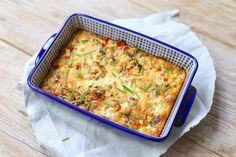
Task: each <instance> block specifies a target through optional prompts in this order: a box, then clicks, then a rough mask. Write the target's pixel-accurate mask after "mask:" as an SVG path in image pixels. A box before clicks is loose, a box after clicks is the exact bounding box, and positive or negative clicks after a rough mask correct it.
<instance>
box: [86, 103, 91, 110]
mask: <svg viewBox="0 0 236 157" xmlns="http://www.w3.org/2000/svg"><path fill="white" fill-rule="evenodd" d="M91 106H92V103H91V102H90V103H89V104H88V106H87V110H89V108H90V107H91Z"/></svg>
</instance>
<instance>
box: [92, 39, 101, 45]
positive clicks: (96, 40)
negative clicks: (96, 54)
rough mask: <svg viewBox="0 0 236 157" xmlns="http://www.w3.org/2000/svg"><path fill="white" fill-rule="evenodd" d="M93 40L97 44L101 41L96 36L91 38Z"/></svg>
mask: <svg viewBox="0 0 236 157" xmlns="http://www.w3.org/2000/svg"><path fill="white" fill-rule="evenodd" d="M93 42H96V43H97V44H100V43H101V42H100V41H99V40H98V39H97V38H93Z"/></svg>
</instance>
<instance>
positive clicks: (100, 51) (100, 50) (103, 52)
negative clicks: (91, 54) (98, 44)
mask: <svg viewBox="0 0 236 157" xmlns="http://www.w3.org/2000/svg"><path fill="white" fill-rule="evenodd" d="M99 53H100V54H101V55H103V56H104V55H106V52H105V50H104V49H102V48H100V49H99Z"/></svg>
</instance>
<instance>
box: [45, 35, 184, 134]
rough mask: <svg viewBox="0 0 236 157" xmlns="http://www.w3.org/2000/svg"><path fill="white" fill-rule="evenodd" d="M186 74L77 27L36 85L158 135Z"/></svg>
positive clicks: (161, 61)
mask: <svg viewBox="0 0 236 157" xmlns="http://www.w3.org/2000/svg"><path fill="white" fill-rule="evenodd" d="M185 75H186V74H185V71H184V70H183V69H181V68H179V67H177V66H175V65H173V64H171V63H170V62H168V61H166V60H164V59H162V58H159V57H156V56H152V55H149V54H147V53H145V52H144V51H142V50H140V49H138V48H136V47H134V46H129V45H127V44H126V43H125V42H124V41H115V40H111V39H108V38H104V37H102V36H99V35H97V34H94V33H91V32H87V31H84V30H78V31H77V32H76V33H75V34H74V36H73V37H72V39H71V40H70V41H69V43H68V44H67V46H66V47H65V48H63V49H62V50H61V53H60V55H59V57H58V58H57V59H56V60H55V61H54V62H53V65H52V68H51V70H50V72H49V73H48V74H47V76H46V77H45V79H44V81H43V82H42V84H41V85H40V87H41V88H42V89H43V90H45V91H47V92H49V93H51V94H53V95H55V96H58V97H60V98H62V99H64V100H66V101H68V102H70V103H72V104H74V105H76V106H78V107H80V108H83V109H85V110H88V111H90V112H92V113H94V114H96V115H99V116H102V117H104V118H107V119H109V120H111V121H113V122H115V123H118V124H120V125H123V126H126V127H128V128H131V129H134V130H136V131H139V132H142V133H145V134H148V135H151V136H159V135H160V134H161V131H162V130H163V127H164V125H165V122H166V120H167V118H168V116H169V114H170V112H171V109H172V107H173V105H174V103H175V100H176V98H177V95H178V93H179V91H180V89H181V86H182V84H183V82H184V79H185Z"/></svg>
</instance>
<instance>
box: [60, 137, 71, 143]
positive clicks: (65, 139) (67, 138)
mask: <svg viewBox="0 0 236 157" xmlns="http://www.w3.org/2000/svg"><path fill="white" fill-rule="evenodd" d="M69 139H70V138H69V137H66V138H64V139H62V142H65V141H67V140H69Z"/></svg>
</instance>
